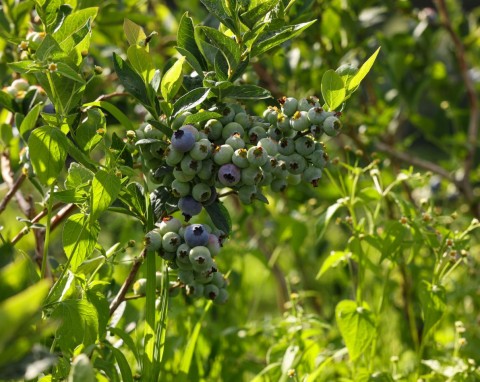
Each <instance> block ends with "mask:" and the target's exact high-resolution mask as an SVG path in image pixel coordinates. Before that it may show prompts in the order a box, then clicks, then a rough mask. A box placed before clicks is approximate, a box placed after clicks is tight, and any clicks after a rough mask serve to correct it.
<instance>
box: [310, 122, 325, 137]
mask: <svg viewBox="0 0 480 382" xmlns="http://www.w3.org/2000/svg"><path fill="white" fill-rule="evenodd" d="M310 133H311V134H312V135H313V138H314V139H320V138H321V137H322V135H323V128H322V126H319V125H312V126H310Z"/></svg>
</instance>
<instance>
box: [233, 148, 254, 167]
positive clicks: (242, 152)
mask: <svg viewBox="0 0 480 382" xmlns="http://www.w3.org/2000/svg"><path fill="white" fill-rule="evenodd" d="M232 163H233V164H234V165H235V166H237V167H238V168H247V167H249V166H250V162H249V161H248V159H247V150H246V149H238V150H235V152H234V153H233V156H232Z"/></svg>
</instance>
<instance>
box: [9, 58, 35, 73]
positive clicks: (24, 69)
mask: <svg viewBox="0 0 480 382" xmlns="http://www.w3.org/2000/svg"><path fill="white" fill-rule="evenodd" d="M8 67H9V68H10V69H12V70H13V71H15V72H18V73H34V72H36V71H40V70H42V66H40V65H38V64H37V63H36V62H35V61H30V60H25V61H17V62H9V63H8Z"/></svg>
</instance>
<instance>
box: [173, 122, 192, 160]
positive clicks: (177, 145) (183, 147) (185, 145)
mask: <svg viewBox="0 0 480 382" xmlns="http://www.w3.org/2000/svg"><path fill="white" fill-rule="evenodd" d="M193 146H195V134H194V133H193V132H192V131H191V130H190V129H187V128H185V126H184V127H181V128H180V129H179V130H177V131H175V132H174V133H173V135H172V147H173V148H174V149H175V150H177V151H180V152H182V153H186V152H187V151H190V150H191V149H192V148H193Z"/></svg>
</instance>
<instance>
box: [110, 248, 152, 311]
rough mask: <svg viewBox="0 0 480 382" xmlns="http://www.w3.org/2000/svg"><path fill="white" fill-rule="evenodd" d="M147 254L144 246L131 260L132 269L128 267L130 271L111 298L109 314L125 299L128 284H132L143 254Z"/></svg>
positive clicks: (143, 256) (128, 287)
mask: <svg viewBox="0 0 480 382" xmlns="http://www.w3.org/2000/svg"><path fill="white" fill-rule="evenodd" d="M146 255H147V249H146V248H144V249H143V250H142V252H141V253H140V256H138V257H136V258H135V260H134V261H133V265H132V269H130V273H129V274H128V276H127V278H126V279H125V281H124V282H123V284H122V286H121V288H120V290H119V291H118V293H117V295H116V296H115V298H114V299H113V301H112V302H111V304H110V316H111V315H112V314H113V313H114V312H115V310H117V308H118V306H119V305H120V304H121V303H122V301H124V300H125V295H126V294H127V292H128V290H129V289H130V286H131V285H132V284H133V281H134V280H135V276H136V275H137V272H138V270H139V269H140V265H142V263H143V260H144V259H145V256H146Z"/></svg>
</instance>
